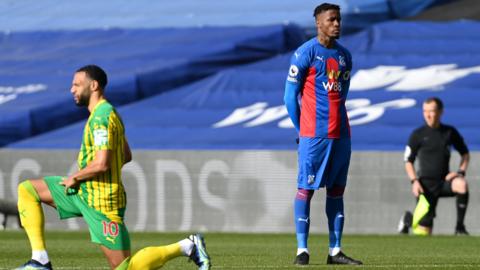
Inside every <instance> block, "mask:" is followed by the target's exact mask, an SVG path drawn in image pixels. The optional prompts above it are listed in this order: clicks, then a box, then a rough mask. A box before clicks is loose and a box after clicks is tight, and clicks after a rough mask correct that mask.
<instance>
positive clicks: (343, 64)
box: [338, 55, 347, 67]
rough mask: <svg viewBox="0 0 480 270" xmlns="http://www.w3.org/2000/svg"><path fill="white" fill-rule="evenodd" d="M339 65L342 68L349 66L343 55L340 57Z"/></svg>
mask: <svg viewBox="0 0 480 270" xmlns="http://www.w3.org/2000/svg"><path fill="white" fill-rule="evenodd" d="M338 64H340V66H342V67H344V66H346V65H347V63H346V62H345V57H343V55H339V56H338Z"/></svg>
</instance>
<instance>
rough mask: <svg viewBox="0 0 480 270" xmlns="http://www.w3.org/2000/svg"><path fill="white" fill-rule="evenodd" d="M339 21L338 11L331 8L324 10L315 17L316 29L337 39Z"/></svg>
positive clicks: (338, 35)
mask: <svg viewBox="0 0 480 270" xmlns="http://www.w3.org/2000/svg"><path fill="white" fill-rule="evenodd" d="M341 21H342V18H341V17H340V12H339V11H337V10H333V9H330V10H327V11H324V12H322V13H320V14H318V15H317V17H316V24H317V31H318V33H319V34H321V35H324V36H327V37H329V38H334V39H337V38H339V37H340V26H341Z"/></svg>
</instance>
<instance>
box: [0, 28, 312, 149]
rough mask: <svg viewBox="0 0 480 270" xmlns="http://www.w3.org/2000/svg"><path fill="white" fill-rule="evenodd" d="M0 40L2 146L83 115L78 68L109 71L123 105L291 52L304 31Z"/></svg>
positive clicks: (80, 34)
mask: <svg viewBox="0 0 480 270" xmlns="http://www.w3.org/2000/svg"><path fill="white" fill-rule="evenodd" d="M219 37H222V38H219ZM0 40H1V41H2V42H1V43H0V48H1V50H2V52H3V53H2V56H1V57H0V66H2V68H1V69H0V81H1V82H4V83H7V82H8V85H7V86H5V85H2V86H0V114H1V115H2V116H3V117H2V118H1V119H0V146H2V145H5V144H8V143H11V142H14V141H17V140H20V139H23V138H27V137H30V136H34V135H37V134H40V133H43V132H45V131H48V130H52V129H55V128H58V127H61V126H64V125H67V124H70V123H72V122H75V121H77V120H79V119H82V118H84V117H85V115H86V112H85V111H84V110H78V109H77V108H75V107H74V106H71V105H72V104H71V103H72V96H71V94H70V92H69V87H70V85H71V80H72V74H73V72H74V71H75V70H76V69H77V68H79V67H80V66H83V65H86V64H90V63H95V64H98V65H100V66H102V67H103V68H105V69H106V70H107V72H108V73H109V78H110V83H109V86H108V92H109V94H108V95H109V98H110V100H111V101H112V102H113V103H114V104H116V105H119V104H125V103H129V102H133V101H135V100H138V99H141V98H144V97H148V96H152V95H155V94H159V93H162V92H164V91H167V90H170V89H172V88H175V87H177V86H179V85H182V84H185V83H187V82H193V81H195V80H198V79H200V78H204V77H206V76H208V75H212V74H214V73H215V72H217V71H219V70H221V69H225V68H228V67H232V66H235V65H239V64H243V63H248V62H254V61H258V60H261V59H266V58H269V57H272V56H274V55H277V54H279V53H284V52H287V51H289V50H292V48H294V47H295V46H298V45H299V44H300V43H301V42H302V41H303V32H302V31H301V29H300V28H298V27H296V26H294V25H272V26H262V27H228V28H221V27H204V28H182V29H171V28H168V29H167V28H164V29H144V30H120V29H112V30H82V31H46V32H43V31H37V32H19V33H7V34H6V33H3V34H0ZM47 112H48V113H47Z"/></svg>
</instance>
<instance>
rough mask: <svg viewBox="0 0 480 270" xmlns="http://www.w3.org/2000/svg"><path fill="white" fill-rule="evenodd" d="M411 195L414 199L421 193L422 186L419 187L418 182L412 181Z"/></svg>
mask: <svg viewBox="0 0 480 270" xmlns="http://www.w3.org/2000/svg"><path fill="white" fill-rule="evenodd" d="M412 193H413V195H414V196H415V197H418V196H420V194H422V193H423V188H422V185H420V182H419V181H418V180H416V181H414V182H413V184H412Z"/></svg>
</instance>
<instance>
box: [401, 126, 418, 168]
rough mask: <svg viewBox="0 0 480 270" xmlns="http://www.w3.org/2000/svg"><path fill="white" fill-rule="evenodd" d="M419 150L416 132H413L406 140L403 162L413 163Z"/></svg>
mask: <svg viewBox="0 0 480 270" xmlns="http://www.w3.org/2000/svg"><path fill="white" fill-rule="evenodd" d="M419 148H420V143H419V140H418V136H417V135H416V132H413V133H412V134H411V135H410V138H409V139H408V144H407V146H406V147H405V153H404V161H405V162H411V163H414V162H415V159H416V158H417V153H418V149H419Z"/></svg>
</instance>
